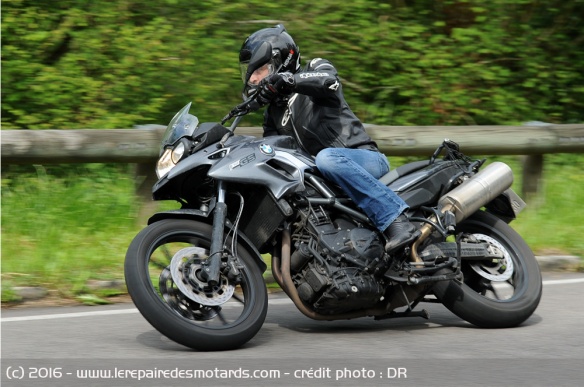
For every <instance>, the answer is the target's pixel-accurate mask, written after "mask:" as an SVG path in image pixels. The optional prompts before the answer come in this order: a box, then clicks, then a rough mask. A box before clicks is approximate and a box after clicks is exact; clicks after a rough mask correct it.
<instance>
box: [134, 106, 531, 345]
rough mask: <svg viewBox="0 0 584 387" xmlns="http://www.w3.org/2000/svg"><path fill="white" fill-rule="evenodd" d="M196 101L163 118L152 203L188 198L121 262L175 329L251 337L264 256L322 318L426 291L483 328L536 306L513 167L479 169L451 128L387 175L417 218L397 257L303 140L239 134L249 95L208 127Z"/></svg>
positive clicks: (158, 319)
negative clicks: (518, 228) (413, 234)
mask: <svg viewBox="0 0 584 387" xmlns="http://www.w3.org/2000/svg"><path fill="white" fill-rule="evenodd" d="M190 106H191V104H188V105H187V106H185V107H184V108H183V109H182V110H181V111H180V112H178V113H177V114H176V115H175V117H174V118H173V119H172V121H171V122H170V124H169V125H168V128H167V130H166V133H165V135H164V139H163V140H162V149H161V155H160V159H159V161H158V164H157V174H158V177H159V180H158V182H157V183H156V184H155V186H154V187H153V198H154V200H175V201H178V202H179V203H180V204H181V208H180V209H177V210H172V211H164V212H160V213H157V214H155V215H154V216H152V217H151V218H150V220H149V225H148V226H147V227H146V228H145V229H144V230H142V231H141V232H140V233H139V234H138V235H137V236H136V238H135V239H134V240H133V242H132V243H131V245H130V246H129V248H128V251H127V255H126V261H125V276H126V284H127V287H128V291H129V293H130V295H131V297H132V300H133V301H134V303H135V305H136V307H137V308H138V310H139V311H140V312H141V313H142V315H143V316H144V317H145V318H146V320H148V322H150V324H152V326H154V327H155V328H156V329H157V330H158V331H160V332H161V333H162V334H164V335H165V336H167V337H168V338H170V339H172V340H174V341H176V342H177V343H180V344H182V345H185V346H188V347H191V348H194V349H198V350H227V349H233V348H237V347H239V346H241V345H243V344H244V343H246V342H247V341H249V340H250V339H251V338H253V337H254V335H255V334H256V333H257V332H258V331H259V330H260V328H261V326H262V324H263V322H264V320H265V317H266V312H267V308H268V296H267V291H266V285H265V281H264V279H263V273H264V271H265V270H266V268H267V265H266V263H265V262H264V259H263V257H262V254H264V255H265V254H270V255H271V270H272V273H273V276H274V279H275V280H276V282H277V283H278V284H279V285H280V287H281V288H282V289H283V291H284V292H285V293H286V294H287V295H288V296H289V297H290V299H291V300H292V301H293V302H294V304H295V305H296V307H297V308H298V309H299V310H300V311H301V312H302V313H303V314H305V315H306V316H308V317H310V318H312V319H316V320H338V319H351V318H357V317H365V316H372V317H374V318H375V319H386V318H394V317H411V316H420V317H424V318H429V316H428V314H427V312H426V311H425V310H416V307H417V306H418V304H419V303H420V302H441V303H443V304H444V305H445V306H446V307H447V308H448V309H449V310H451V311H452V312H453V313H454V314H456V315H457V316H459V317H460V318H462V319H464V320H466V321H468V322H470V323H472V324H474V325H476V326H478V327H487V328H504V327H513V326H517V325H519V324H521V323H522V322H523V321H525V320H526V319H527V318H528V317H529V316H531V314H532V313H533V312H534V310H535V309H536V307H537V305H538V303H539V300H540V298H541V292H542V282H541V273H540V271H539V266H538V264H537V261H536V260H535V257H534V255H533V252H532V251H531V250H530V248H529V247H528V246H527V244H526V243H525V242H524V241H523V239H522V238H521V236H519V235H518V234H517V233H516V232H515V231H514V230H513V229H512V228H511V227H510V226H509V225H508V223H509V222H510V221H511V220H512V219H514V218H515V217H516V215H517V214H518V213H519V211H521V210H522V209H523V207H524V206H525V203H524V202H523V201H522V200H521V199H520V198H519V196H517V195H516V194H515V193H514V192H513V191H512V190H511V189H510V188H509V187H510V186H511V183H512V182H513V174H512V171H511V169H510V168H509V167H508V166H507V165H506V164H503V163H501V162H493V163H491V164H490V165H488V166H486V167H484V168H482V169H480V168H481V166H482V165H483V163H484V161H485V160H471V159H470V158H468V157H466V156H465V155H464V154H462V153H461V151H460V149H459V146H458V145H457V144H456V143H455V142H453V141H449V140H445V141H444V142H443V143H442V144H441V145H440V146H439V147H438V148H437V149H436V152H435V153H434V154H433V155H432V156H431V157H430V158H429V160H425V161H419V162H413V163H410V164H406V165H404V166H401V167H399V168H396V169H394V170H392V171H391V172H389V173H388V174H386V175H385V176H383V177H382V178H381V181H382V182H383V183H384V184H386V185H388V186H389V187H390V188H391V189H392V190H394V191H395V192H396V193H397V194H398V195H399V196H400V197H401V198H403V199H404V200H405V201H406V203H407V204H408V205H409V206H410V208H409V210H408V211H407V216H408V217H409V219H410V220H411V221H412V222H414V224H416V225H417V227H418V229H419V231H420V233H419V234H420V236H419V237H418V238H417V239H416V240H415V241H414V242H413V243H412V244H411V245H410V246H407V247H405V248H400V249H399V250H398V251H393V252H390V253H389V254H388V253H386V252H385V250H384V245H385V242H386V240H385V236H384V235H383V234H382V233H380V232H379V231H378V230H377V229H376V228H375V227H374V226H373V224H372V223H371V221H370V220H369V219H368V218H367V216H366V215H364V214H363V212H362V211H361V210H360V209H359V208H358V207H357V206H356V205H355V204H354V203H353V202H352V201H351V200H350V199H349V198H348V197H347V196H346V194H345V193H344V192H342V191H341V190H340V188H339V187H337V186H335V185H334V184H331V183H330V182H328V181H326V180H325V179H324V178H323V177H322V176H321V174H320V173H319V171H318V169H317V168H316V166H315V164H314V158H313V157H311V156H310V155H308V154H307V153H306V152H304V151H303V150H302V149H299V148H298V146H297V142H296V141H295V140H294V138H292V137H288V136H273V137H266V138H255V137H251V136H239V135H235V134H234V130H235V128H236V126H237V124H238V122H239V121H240V119H241V117H242V116H243V115H245V114H247V113H249V112H250V111H252V110H255V109H257V107H258V106H257V102H255V100H254V98H253V96H252V97H251V98H250V99H249V100H248V101H246V102H244V103H242V104H240V105H238V106H236V107H235V108H234V109H233V110H232V111H231V112H230V113H229V114H228V115H227V116H226V117H225V118H224V119H223V120H222V121H221V123H201V124H200V123H199V122H198V119H197V118H196V117H195V116H193V115H191V114H189V109H190ZM234 117H235V119H234V120H233V123H232V125H231V126H230V127H229V128H227V127H225V126H224V124H225V123H226V122H227V121H229V120H231V119H232V118H234Z"/></svg>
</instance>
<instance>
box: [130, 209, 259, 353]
mask: <svg viewBox="0 0 584 387" xmlns="http://www.w3.org/2000/svg"><path fill="white" fill-rule="evenodd" d="M211 230H212V227H211V226H210V225H208V224H205V223H201V222H197V221H193V220H184V219H166V220H161V221H159V222H156V223H153V224H151V225H149V226H148V227H146V228H145V229H144V230H142V231H141V232H140V233H139V234H138V235H137V236H136V237H135V238H134V240H133V241H132V243H131V244H130V246H129V248H128V251H127V254H126V261H125V266H124V271H125V276H126V285H127V287H128V292H129V293H130V296H131V297H132V300H133V301H134V304H135V305H136V307H137V308H138V310H139V311H140V313H141V314H142V315H143V316H144V318H146V320H148V322H149V323H150V324H151V325H152V326H153V327H154V328H156V329H157V330H158V331H159V332H160V333H162V334H163V335H165V336H167V337H168V338H170V339H171V340H174V341H175V342H177V343H179V344H182V345H185V346H187V347H190V348H193V349H198V350H202V351H219V350H228V349H235V348H238V347H240V346H242V345H243V344H245V343H246V342H248V341H249V340H250V339H251V338H252V337H254V336H255V335H256V333H257V332H258V331H259V330H260V328H261V326H262V324H263V322H264V320H265V318H266V313H267V308H268V297H267V291H266V287H265V283H264V281H263V277H262V273H261V270H260V269H259V267H258V265H257V263H256V262H255V261H254V259H253V257H252V255H251V254H250V253H248V252H247V251H246V249H245V248H244V247H243V246H242V245H239V244H238V245H237V248H236V249H237V257H238V263H239V266H240V267H239V270H240V272H241V280H240V281H238V283H237V284H235V283H232V282H229V281H228V280H227V279H226V278H225V277H224V276H223V275H222V279H223V282H222V284H223V285H222V286H218V288H219V289H218V290H217V291H216V294H212V296H211V297H210V302H208V303H207V302H206V301H202V302H203V303H200V302H197V301H193V299H192V296H191V297H188V296H186V295H185V294H184V292H182V291H181V290H180V289H179V287H178V286H177V285H176V283H175V281H174V280H173V274H172V268H171V265H170V262H171V261H172V260H173V257H176V256H177V255H178V256H180V253H179V252H180V251H188V250H187V249H185V248H191V251H192V250H193V249H192V247H196V249H195V251H198V252H202V251H206V252H207V253H206V254H207V255H208V249H209V246H210V244H211ZM226 246H231V241H230V240H228V241H227V243H226ZM206 258H207V257H206V256H205V255H204V254H199V255H197V254H194V255H192V254H191V256H190V260H188V259H189V257H188V256H187V257H185V258H181V259H182V260H183V261H184V262H185V264H184V265H185V266H184V267H186V269H184V268H183V269H181V271H178V272H179V273H180V274H181V275H183V273H186V274H184V275H185V277H184V279H185V281H184V283H185V284H186V286H187V287H188V288H189V289H191V288H193V289H195V292H193V293H197V292H198V293H199V294H203V296H204V295H205V294H206V293H202V292H200V291H199V290H198V289H197V281H198V280H197V278H196V277H195V276H194V275H192V276H191V277H189V276H188V275H187V274H188V273H189V271H191V272H192V273H194V272H195V270H197V269H199V268H200V263H201V262H202V261H203V260H204V259H206ZM179 261H180V259H179ZM175 262H176V259H175ZM188 265H190V266H188ZM187 270H188V271H187ZM189 281H190V282H189ZM192 284H194V287H193V285H192ZM181 286H182V288H183V289H185V285H183V284H181ZM226 289H227V290H229V291H226ZM231 292H233V294H232V295H230V293H231ZM195 295H196V294H195ZM229 297H231V298H230V299H227V298H229ZM214 302H215V303H217V302H219V303H220V304H218V305H214V304H213V303H214Z"/></svg>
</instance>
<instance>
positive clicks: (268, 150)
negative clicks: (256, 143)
mask: <svg viewBox="0 0 584 387" xmlns="http://www.w3.org/2000/svg"><path fill="white" fill-rule="evenodd" d="M260 151H261V152H262V153H263V154H266V155H273V154H274V148H272V146H271V145H268V144H261V145H260Z"/></svg>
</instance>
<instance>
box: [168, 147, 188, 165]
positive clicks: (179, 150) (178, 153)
mask: <svg viewBox="0 0 584 387" xmlns="http://www.w3.org/2000/svg"><path fill="white" fill-rule="evenodd" d="M184 154H185V144H184V142H179V143H178V145H177V146H176V147H174V149H173V150H172V153H171V155H170V157H171V158H172V162H173V163H174V164H175V165H176V164H178V162H179V161H180V160H181V159H182V157H183V156H184Z"/></svg>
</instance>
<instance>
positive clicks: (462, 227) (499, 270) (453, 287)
mask: <svg viewBox="0 0 584 387" xmlns="http://www.w3.org/2000/svg"><path fill="white" fill-rule="evenodd" d="M456 231H457V233H460V232H464V233H468V234H472V235H474V236H475V237H477V238H478V239H479V240H482V241H484V242H489V243H491V244H493V245H494V246H496V247H497V248H499V249H500V250H502V251H503V252H504V253H505V261H507V262H504V264H503V265H501V264H494V263H492V262H489V261H480V262H476V261H464V260H463V262H462V271H463V273H464V282H463V284H459V283H457V282H455V281H448V282H446V281H444V282H438V283H437V284H436V285H434V288H433V291H434V294H435V295H436V297H437V298H438V299H439V300H440V301H441V302H442V303H443V304H444V306H446V308H448V309H449V310H450V311H451V312H452V313H454V314H455V315H457V316H458V317H460V318H462V319H464V320H466V321H468V322H470V323H471V324H474V325H476V326H478V327H482V328H508V327H514V326H517V325H519V324H521V323H522V322H524V321H525V320H527V319H528V318H529V316H531V315H532V314H533V312H534V311H535V309H536V308H537V306H538V304H539V301H540V299H541V294H542V279H541V272H540V270H539V265H538V263H537V261H536V259H535V256H534V255H533V252H532V251H531V249H530V248H529V246H527V244H526V243H525V241H524V240H523V238H521V236H520V235H519V234H517V232H515V230H513V229H512V228H511V227H510V226H509V225H508V224H507V223H505V222H504V221H502V220H501V219H499V218H497V217H495V216H493V215H491V214H489V213H486V212H482V211H480V212H477V213H475V214H473V215H472V216H471V217H469V218H468V219H466V220H465V221H464V222H461V223H460V224H459V225H458V226H457V230H456Z"/></svg>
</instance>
